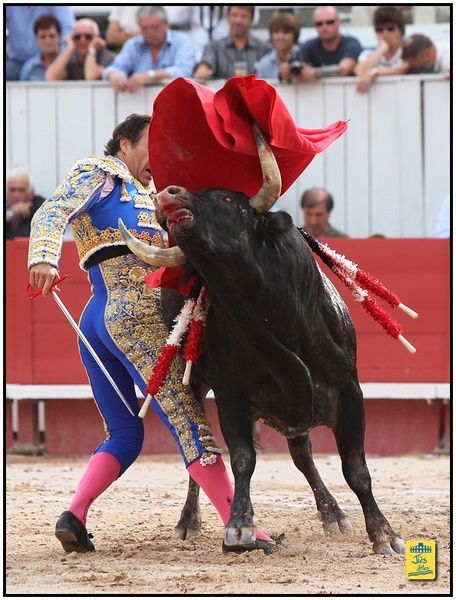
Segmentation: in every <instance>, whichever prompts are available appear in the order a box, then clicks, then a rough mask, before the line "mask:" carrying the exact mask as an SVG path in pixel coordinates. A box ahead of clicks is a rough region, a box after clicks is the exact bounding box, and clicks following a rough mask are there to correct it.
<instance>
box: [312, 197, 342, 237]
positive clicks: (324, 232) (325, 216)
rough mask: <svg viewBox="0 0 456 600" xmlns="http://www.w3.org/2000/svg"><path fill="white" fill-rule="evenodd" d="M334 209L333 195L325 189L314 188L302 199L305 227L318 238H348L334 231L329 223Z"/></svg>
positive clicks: (340, 232)
mask: <svg viewBox="0 0 456 600" xmlns="http://www.w3.org/2000/svg"><path fill="white" fill-rule="evenodd" d="M333 208H334V200H333V197H332V196H331V194H330V193H329V192H328V191H327V190H325V189H324V188H319V187H313V188H309V189H308V190H306V191H305V192H304V193H303V195H302V197H301V209H302V218H303V223H304V225H303V227H304V229H305V230H306V231H307V233H310V235H313V236H314V237H316V238H319V237H348V235H346V234H345V233H343V232H342V231H339V230H338V229H334V227H333V226H332V225H331V223H330V222H329V215H330V213H331V211H332V209H333Z"/></svg>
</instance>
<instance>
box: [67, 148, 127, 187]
mask: <svg viewBox="0 0 456 600" xmlns="http://www.w3.org/2000/svg"><path fill="white" fill-rule="evenodd" d="M71 171H72V172H73V173H79V174H83V173H84V174H87V175H88V174H90V173H91V172H94V171H103V172H104V173H107V174H109V175H112V176H113V177H119V179H122V180H123V181H125V182H132V181H133V176H132V174H131V173H130V171H129V170H128V168H127V166H126V165H125V164H124V163H123V162H122V161H120V160H118V159H117V158H115V157H114V156H95V155H94V154H89V155H88V156H86V157H85V158H82V159H81V160H78V161H76V162H75V163H74V164H73V166H72V167H71Z"/></svg>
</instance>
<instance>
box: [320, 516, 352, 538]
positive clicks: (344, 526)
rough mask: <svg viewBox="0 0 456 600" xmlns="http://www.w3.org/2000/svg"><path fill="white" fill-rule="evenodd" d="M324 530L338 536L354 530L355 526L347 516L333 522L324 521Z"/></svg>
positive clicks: (328, 533)
mask: <svg viewBox="0 0 456 600" xmlns="http://www.w3.org/2000/svg"><path fill="white" fill-rule="evenodd" d="M323 531H324V532H325V533H326V534H327V535H331V536H338V535H340V534H341V533H350V532H351V531H353V527H352V524H351V523H350V521H349V520H348V519H347V517H344V518H343V519H340V520H339V521H332V522H331V523H328V522H327V521H323Z"/></svg>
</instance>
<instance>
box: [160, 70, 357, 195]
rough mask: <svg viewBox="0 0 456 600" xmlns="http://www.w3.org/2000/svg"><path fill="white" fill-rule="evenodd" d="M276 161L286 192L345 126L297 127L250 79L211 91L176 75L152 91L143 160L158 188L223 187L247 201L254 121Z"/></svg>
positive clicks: (268, 90) (255, 178)
mask: <svg viewBox="0 0 456 600" xmlns="http://www.w3.org/2000/svg"><path fill="white" fill-rule="evenodd" d="M253 122H256V123H258V125H259V127H260V128H261V130H262V132H263V134H264V135H265V137H266V140H267V141H268V142H269V144H270V146H271V149H272V151H273V153H274V155H275V157H276V160H277V163H278V165H279V169H280V172H281V175H282V193H284V192H285V191H286V190H287V189H288V188H289V187H290V186H291V185H292V184H293V183H294V181H295V180H296V179H297V178H298V177H299V175H300V174H301V173H302V172H303V171H304V169H305V168H306V167H307V166H308V165H309V163H310V162H311V160H312V159H313V158H314V156H315V155H316V154H317V153H319V152H322V151H323V150H325V149H326V148H327V147H328V146H329V145H330V144H331V143H332V142H334V140H336V139H337V138H338V137H339V136H341V135H342V134H343V133H344V131H345V130H346V129H347V122H346V121H337V122H336V123H333V124H332V125H329V126H328V127H326V128H324V129H302V128H300V127H296V125H295V123H294V121H293V119H292V117H291V115H290V113H289V112H288V109H287V108H286V106H285V104H284V102H283V101H282V99H281V98H280V96H279V95H278V93H277V91H276V89H275V88H274V87H273V86H272V85H270V84H269V83H267V82H266V81H264V80H262V79H257V78H256V77H255V75H248V76H246V77H232V78H231V79H228V80H227V82H226V83H225V85H224V86H223V88H221V89H220V90H219V91H217V92H215V93H214V92H213V91H212V90H210V89H208V88H207V87H205V86H204V85H201V84H199V83H197V82H196V81H192V80H190V79H185V78H183V77H179V78H178V79H175V80H174V81H172V82H171V83H169V84H168V85H167V86H166V87H165V88H163V90H162V91H161V92H160V93H159V94H158V96H157V98H156V99H155V102H154V107H153V114H152V120H151V123H150V127H149V162H150V168H151V172H152V174H153V178H154V181H155V185H156V187H157V190H162V189H163V188H165V187H167V186H168V185H179V186H182V187H185V188H187V190H189V191H190V192H197V191H199V190H201V189H203V188H206V187H224V188H227V189H231V190H233V191H240V192H244V193H245V194H246V195H247V196H249V197H251V196H253V195H254V194H256V193H257V191H258V190H259V188H260V187H261V184H262V173H261V167H260V162H259V159H258V152H257V147H256V143H255V138H254V135H253V130H252V123H253Z"/></svg>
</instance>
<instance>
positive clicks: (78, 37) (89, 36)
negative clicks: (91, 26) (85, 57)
mask: <svg viewBox="0 0 456 600" xmlns="http://www.w3.org/2000/svg"><path fill="white" fill-rule="evenodd" d="M82 38H84V39H85V40H87V41H88V42H90V40H93V34H91V33H75V34H74V36H73V39H74V40H75V41H76V42H79V41H80V40H81V39H82Z"/></svg>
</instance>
